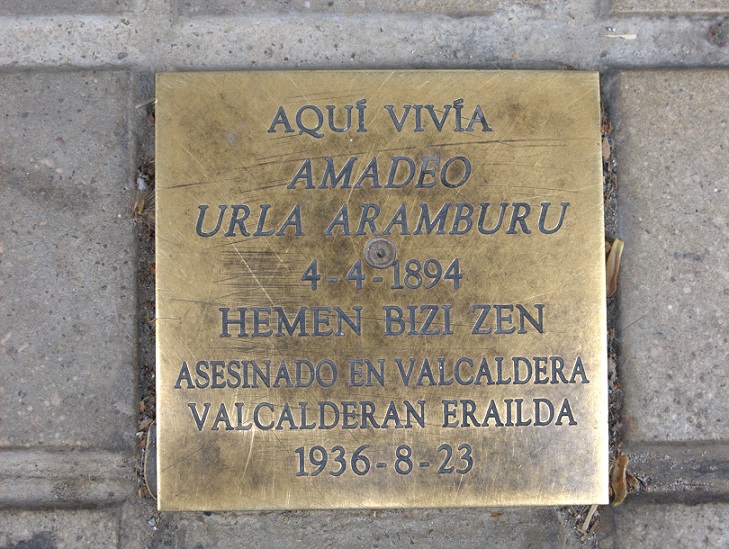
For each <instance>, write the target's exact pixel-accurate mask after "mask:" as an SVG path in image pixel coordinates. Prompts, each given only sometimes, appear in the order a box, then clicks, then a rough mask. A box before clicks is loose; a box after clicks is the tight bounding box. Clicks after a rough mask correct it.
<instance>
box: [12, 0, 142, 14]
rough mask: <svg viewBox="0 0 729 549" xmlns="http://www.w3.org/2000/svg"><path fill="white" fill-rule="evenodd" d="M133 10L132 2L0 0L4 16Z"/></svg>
mask: <svg viewBox="0 0 729 549" xmlns="http://www.w3.org/2000/svg"><path fill="white" fill-rule="evenodd" d="M133 8H134V0H53V1H51V2H49V1H48V0H0V16H4V15H70V14H84V15H85V14H98V15H101V14H104V15H111V14H115V13H124V12H128V11H130V10H132V9H133Z"/></svg>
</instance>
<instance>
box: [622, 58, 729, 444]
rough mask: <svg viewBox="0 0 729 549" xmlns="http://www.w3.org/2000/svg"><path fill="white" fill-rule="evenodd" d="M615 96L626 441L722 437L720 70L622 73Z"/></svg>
mask: <svg viewBox="0 0 729 549" xmlns="http://www.w3.org/2000/svg"><path fill="white" fill-rule="evenodd" d="M618 88H619V89H618V100H619V105H620V108H619V113H618V117H617V118H618V120H619V121H620V126H619V128H618V132H617V138H618V147H619V149H618V150H619V162H620V180H619V208H618V210H619V212H620V215H621V226H620V232H621V234H622V238H624V240H625V243H626V244H625V253H624V254H623V264H622V267H621V273H620V277H621V278H620V286H619V290H618V292H619V296H620V306H621V313H620V315H621V322H620V324H621V326H620V339H621V342H622V356H623V361H622V364H621V368H622V371H621V376H622V381H623V385H624V387H625V410H624V416H625V420H626V426H627V439H628V440H630V441H678V440H716V439H726V438H727V437H729V421H727V417H729V380H727V377H726V372H725V367H726V363H727V359H729V346H728V345H727V342H728V341H729V337H728V334H729V330H728V329H727V324H728V323H729V311H728V309H727V303H729V255H728V254H727V247H726V242H727V237H729V196H728V195H729V172H727V165H728V164H729V132H727V129H729V99H728V97H729V96H727V95H726V94H724V93H720V91H721V90H726V89H728V88H729V71H708V70H707V71H656V72H635V73H623V74H622V75H621V76H620V79H619V84H618Z"/></svg>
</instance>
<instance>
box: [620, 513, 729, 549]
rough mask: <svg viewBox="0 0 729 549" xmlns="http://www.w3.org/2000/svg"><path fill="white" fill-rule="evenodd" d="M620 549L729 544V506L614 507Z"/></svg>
mask: <svg viewBox="0 0 729 549" xmlns="http://www.w3.org/2000/svg"><path fill="white" fill-rule="evenodd" d="M615 522H616V524H617V534H616V538H617V544H616V547H617V548H618V549H633V548H635V547H640V548H641V549H652V548H656V549H666V548H667V547H692V548H696V549H698V548H699V547H706V548H714V547H729V505H728V504H726V503H714V504H704V505H694V506H687V505H678V504H674V505H651V504H641V503H639V502H635V501H632V502H631V501H626V503H624V504H623V505H621V506H620V507H617V508H616V509H615Z"/></svg>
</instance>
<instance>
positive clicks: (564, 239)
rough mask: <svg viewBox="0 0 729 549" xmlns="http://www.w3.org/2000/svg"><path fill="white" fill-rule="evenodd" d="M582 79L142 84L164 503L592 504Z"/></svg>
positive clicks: (596, 281) (586, 121)
mask: <svg viewBox="0 0 729 549" xmlns="http://www.w3.org/2000/svg"><path fill="white" fill-rule="evenodd" d="M599 124H600V102H599V80H598V75H597V74H595V73H575V72H571V73H567V72H538V71H537V72H521V71H515V72H509V71H506V72H504V71H498V72H497V71H296V72H293V71H276V72H208V73H194V74H193V73H181V74H160V75H158V78H157V188H156V220H157V421H158V437H159V438H158V470H159V478H158V494H159V508H160V509H162V510H234V509H240V510H246V509H247V510H253V509H329V508H392V507H461V506H463V507H466V506H485V505H489V506H493V505H561V504H589V503H607V501H608V486H607V484H608V429H607V427H608V425H607V381H606V380H607V374H606V327H605V322H606V320H605V270H604V260H605V255H604V233H603V198H602V177H601V156H600V152H601V147H600V126H599Z"/></svg>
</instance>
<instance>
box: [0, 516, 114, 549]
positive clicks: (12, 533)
mask: <svg viewBox="0 0 729 549" xmlns="http://www.w3.org/2000/svg"><path fill="white" fill-rule="evenodd" d="M115 514H116V512H115V511H114V510H104V511H20V510H18V511H0V547H7V548H10V549H55V548H56V547H58V548H61V547H93V548H101V547H117V546H118V543H119V519H118V518H117V517H116V516H115Z"/></svg>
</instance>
